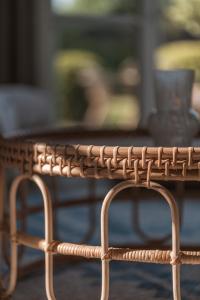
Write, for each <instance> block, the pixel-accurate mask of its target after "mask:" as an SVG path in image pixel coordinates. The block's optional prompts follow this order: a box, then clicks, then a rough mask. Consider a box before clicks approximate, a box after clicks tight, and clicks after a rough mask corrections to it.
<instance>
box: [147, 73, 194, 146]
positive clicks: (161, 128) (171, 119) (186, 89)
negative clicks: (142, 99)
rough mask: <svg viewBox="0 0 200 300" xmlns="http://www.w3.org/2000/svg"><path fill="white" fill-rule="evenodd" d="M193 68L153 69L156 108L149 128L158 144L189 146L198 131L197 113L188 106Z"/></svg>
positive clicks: (189, 103) (150, 119)
mask: <svg viewBox="0 0 200 300" xmlns="http://www.w3.org/2000/svg"><path fill="white" fill-rule="evenodd" d="M193 82H194V71H192V70H169V71H168V70H167V71H160V70H158V71H155V103H156V110H155V111H154V112H153V113H152V114H151V115H150V118H149V123H148V124H149V130H150V133H151V135H152V137H153V138H154V141H155V144H156V145H157V146H169V147H172V146H177V147H178V146H179V147H181V146H190V145H191V143H192V139H193V137H194V136H195V135H196V134H197V132H198V130H199V124H200V123H199V117H198V114H197V113H196V112H195V111H194V110H193V109H192V108H191V95H192V86H193Z"/></svg>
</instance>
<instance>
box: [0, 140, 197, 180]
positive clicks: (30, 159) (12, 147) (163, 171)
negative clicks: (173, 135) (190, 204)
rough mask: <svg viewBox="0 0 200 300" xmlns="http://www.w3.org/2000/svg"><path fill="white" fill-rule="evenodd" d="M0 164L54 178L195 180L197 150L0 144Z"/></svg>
mask: <svg viewBox="0 0 200 300" xmlns="http://www.w3.org/2000/svg"><path fill="white" fill-rule="evenodd" d="M0 163H1V165H3V166H5V167H12V168H18V169H20V170H21V171H22V172H29V173H32V172H35V173H40V174H49V175H57V176H59V175H60V176H67V177H71V176H81V177H95V178H99V177H100V178H101V177H102V178H123V179H135V181H136V182H137V181H138V182H139V181H140V179H142V180H147V181H149V180H150V179H156V180H159V179H161V180H165V179H166V180H198V178H199V175H200V148H199V147H195V148H193V147H188V148H177V147H171V148H165V147H133V146H131V147H119V146H113V147H108V146H93V145H56V144H52V145H49V144H44V143H43V144H37V143H32V142H24V143H23V142H21V141H20V142H18V141H14V142H13V141H12V142H11V141H4V140H1V142H0Z"/></svg>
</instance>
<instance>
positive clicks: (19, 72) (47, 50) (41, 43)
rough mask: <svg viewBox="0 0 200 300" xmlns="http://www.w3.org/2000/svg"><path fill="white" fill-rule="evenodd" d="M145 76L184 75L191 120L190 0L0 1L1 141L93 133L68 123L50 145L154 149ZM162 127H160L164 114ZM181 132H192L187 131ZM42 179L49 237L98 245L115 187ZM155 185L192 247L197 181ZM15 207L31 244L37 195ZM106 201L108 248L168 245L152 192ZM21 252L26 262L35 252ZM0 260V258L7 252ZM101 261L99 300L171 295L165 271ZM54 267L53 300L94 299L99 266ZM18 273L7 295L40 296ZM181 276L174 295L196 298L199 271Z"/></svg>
mask: <svg viewBox="0 0 200 300" xmlns="http://www.w3.org/2000/svg"><path fill="white" fill-rule="evenodd" d="M155 69H163V70H168V69H193V70H194V71H195V80H194V85H193V94H192V99H191V105H192V107H193V108H194V110H196V111H197V112H199V113H200V0H153V1H150V0H28V1H27V0H0V132H1V134H3V135H4V136H6V137H9V136H13V135H15V134H16V133H18V131H20V132H23V131H29V130H33V129H35V130H36V131H37V130H38V129H39V130H41V129H44V128H46V127H47V128H49V127H50V128H52V127H55V126H58V127H59V126H61V127H67V128H71V126H74V125H80V124H81V126H83V128H84V126H85V127H86V128H87V127H89V128H92V129H95V128H98V129H99V128H100V130H102V132H101V134H100V131H97V132H98V133H99V135H97V132H95V131H94V132H93V135H92V134H91V135H90V134H89V133H88V132H87V131H85V133H84V134H83V132H82V131H80V127H78V129H77V131H76V130H75V131H74V132H73V131H72V132H68V133H67V134H66V133H64V134H63V136H62V138H63V137H64V139H65V140H66V139H67V142H68V143H69V141H70V142H71V140H72V141H73V143H77V138H78V143H80V142H81V143H82V141H83V143H86V144H87V143H88V144H93V143H97V144H101V145H107V144H110V143H112V144H115V145H119V144H120V145H122V146H123V145H124V146H127V145H129V146H130V145H134V146H141V145H142V146H144V145H146V146H152V145H155V143H154V142H155V140H154V139H152V138H151V136H150V135H149V134H147V129H148V128H149V116H150V115H151V113H152V111H153V110H154V109H155V107H156V103H155V102H156V101H155V88H154V70H155ZM160 100H161V102H162V97H161V99H160ZM187 100H188V99H187ZM187 110H188V107H187ZM170 113H171V111H170ZM176 113H177V112H176ZM181 114H182V111H181ZM175 117H176V116H175ZM161 118H162V115H161ZM163 119H164V118H163ZM168 119H169V120H168ZM167 120H168V124H169V123H170V122H171V119H170V118H168V115H167ZM165 121H166V119H164V122H163V128H165V127H167V125H166V124H167V123H165ZM180 121H181V122H182V121H183V122H185V123H187V122H188V120H187V118H183V120H182V119H181V118H180V116H179V115H178V114H177V118H175V121H173V122H174V123H176V124H175V125H177V124H178V126H177V127H178V129H177V128H176V130H174V123H173V124H172V126H171V130H172V131H174V132H175V136H176V134H177V135H179V134H180V135H181V137H182V136H185V131H186V130H185V126H183V125H185V124H183V123H180ZM180 124H181V125H180ZM179 125H180V126H179ZM154 127H156V126H154ZM160 127H162V126H160ZM168 127H170V126H168ZM180 127H181V129H180ZM191 127H192V126H191ZM197 127H198V128H197ZM81 128H82V127H81ZM163 128H161V131H162V129H163ZM196 128H197V129H196ZM104 130H105V132H104ZM106 130H110V131H106ZM172 131H169V136H170V137H171V132H172ZM191 131H193V132H192V133H194V131H195V133H196V131H197V132H198V131H199V123H198V124H197V126H196V127H195V130H194V129H193V127H192V130H191ZM159 134H160V133H159ZM163 136H164V139H165V137H166V136H165V134H162V132H161V137H163ZM191 136H192V138H193V136H194V134H192V135H191ZM59 137H60V136H58V138H59ZM111 137H112V139H111ZM199 137H200V136H199V134H198V135H197V138H196V139H195V140H194V144H195V145H199V143H200V139H199ZM81 138H82V140H81ZM93 138H94V139H93ZM73 139H74V140H76V141H75V142H74V140H73ZM91 140H92V141H91ZM191 144H192V143H191ZM174 145H175V144H173V146H174ZM181 145H182V144H181ZM179 146H180V143H179ZM187 146H189V145H187ZM8 182H9V184H10V182H11V177H10V178H9V180H8ZM47 183H48V184H49V186H50V189H51V192H52V195H53V196H54V198H55V199H54V201H55V203H54V204H55V211H56V210H57V213H55V228H56V229H55V231H56V230H57V229H58V228H59V232H57V234H58V236H59V238H60V239H61V240H65V241H70V242H79V241H82V242H83V241H84V242H87V243H88V242H90V243H91V244H95V245H99V243H100V234H99V233H100V224H99V223H100V216H99V214H100V204H101V201H102V199H103V197H104V196H105V194H106V193H107V192H108V191H109V189H110V188H111V186H113V185H114V184H116V181H111V180H107V181H106V180H105V181H104V180H103V181H101V180H99V181H98V182H95V183H94V181H93V182H91V181H87V180H82V179H74V178H72V179H67V180H66V179H65V178H64V179H63V178H62V179H61V182H59V183H57V182H56V184H55V182H53V180H52V181H51V178H50V180H49V181H48V180H47ZM88 183H89V184H88ZM95 184H96V186H95ZM165 184H166V186H167V187H168V188H169V189H171V190H172V192H173V194H174V195H175V196H176V199H177V202H178V204H179V208H180V213H181V241H182V242H183V246H184V247H186V246H187V247H188V244H189V245H190V246H191V245H192V247H193V249H198V250H199V248H200V247H199V228H200V225H199V184H198V183H196V184H195V183H187V184H184V183H183V184H182V183H181V184H179V183H178V184H169V185H168V183H165ZM77 186H78V188H77ZM64 189H65V190H64ZM66 190H67V193H66V192H64V191H66ZM25 196H27V195H25ZM120 197H121V196H120ZM57 198H58V199H57ZM61 198H62V199H61ZM133 198H134V199H135V201H132V199H133ZM63 199H64V200H67V201H64V200H63ZM77 199H78V200H77ZM126 199H127V200H131V201H124V200H126ZM185 199H187V201H185V203H184V200H185ZM25 200H27V199H25ZM25 200H23V198H22V205H21V206H22V213H21V216H22V221H21V223H22V225H21V226H22V229H24V228H25V229H24V230H25V231H26V229H27V228H28V231H29V232H31V234H35V235H38V236H40V235H42V225H43V214H42V211H41V199H40V197H39V195H38V194H37V195H36V197H35V195H34V194H33V195H30V199H29V202H30V203H29V202H27V204H26V201H25ZM70 200H71V201H70ZM95 200H96V201H95ZM118 200H123V201H116V203H115V204H114V205H113V208H112V220H111V226H110V231H111V239H110V240H111V244H112V243H113V244H114V243H115V245H116V243H117V246H120V244H122V245H123V246H124V245H126V244H127V245H128V246H129V245H134V247H139V248H140V247H141V244H142V245H143V246H145V247H148V246H149V245H150V246H151V247H152V245H153V246H154V247H155V245H156V247H160V245H161V246H163V247H166V246H167V247H170V243H171V241H170V238H171V236H170V234H169V233H170V230H171V228H170V226H171V224H170V218H169V211H168V210H167V206H166V205H165V203H163V202H161V201H160V198H159V197H158V196H157V197H156V195H155V194H154V193H150V192H149V191H148V193H147V192H145V191H143V192H141V190H139V191H134V192H133V191H131V192H130V193H128V194H124V195H122V197H121V198H120V199H118ZM188 200H190V201H188ZM196 200H197V201H196ZM56 201H57V202H56ZM68 202H69V203H68ZM74 204H75V205H74ZM82 204H83V205H82ZM31 205H32V206H33V209H32V207H31ZM34 205H36V206H37V205H38V207H39V208H37V207H36V208H35V207H34ZM19 206H20V205H19ZM28 206H30V209H29V210H28ZM59 207H60V208H62V209H56V208H59ZM23 209H24V211H23ZM31 209H32V211H33V213H30V215H29V216H28V213H29V212H30V211H31ZM7 210H8V209H7ZM119 211H120V214H119ZM6 213H7V212H6ZM23 213H24V214H25V222H26V221H27V220H26V218H27V219H28V220H29V221H28V222H27V224H25V225H23V216H24V214H23ZM5 216H6V217H5V220H6V222H7V221H8V217H7V215H6V214H5ZM155 220H156V222H155ZM83 225H84V226H83ZM23 226H24V227H23ZM4 244H5V243H4ZM8 244H9V243H8V242H6V245H8ZM138 245H139V246H138ZM187 247H186V248H187ZM8 248H9V246H8ZM28 251H30V252H28V253H31V254H30V255H29V256H28V257H27V261H28V262H30V261H32V260H34V258H35V257H37V255H38V254H37V255H36V254H34V253H32V252H31V251H32V250H30V249H29V250H28ZM4 252H5V255H4V256H5V257H6V258H7V253H8V252H7V249H5V250H4ZM34 255H35V256H34ZM7 260H8V259H7ZM8 265H9V263H8ZM113 265H114V268H113V267H112V272H113V273H112V278H113V279H112V280H113V282H112V284H113V285H112V291H111V295H112V298H111V299H122V298H123V299H124V300H126V299H132V297H133V295H134V297H135V299H138V300H144V299H147V298H148V299H149V300H153V299H158V300H159V299H160V300H161V299H162V300H163V299H169V298H170V297H172V294H171V292H172V289H171V277H170V268H169V266H158V267H157V266H155V265H151V264H150V265H145V266H144V265H142V264H134V268H133V266H132V264H128V266H127V264H126V265H125V263H119V264H118V263H113V264H112V266H113ZM63 266H64V267H65V273H64V275H63V273H62V274H61V273H60V269H59V270H58V271H59V272H57V276H56V279H55V282H56V283H55V286H56V287H59V288H57V290H58V291H57V293H58V295H59V296H60V297H59V299H66V298H67V296H68V298H69V299H71V295H75V296H74V299H75V300H85V299H89V298H91V299H97V298H98V295H99V288H100V266H99V265H97V264H96V265H95V264H92V263H90V264H89V263H88V262H87V263H86V264H84V266H82V267H80V266H79V265H76V264H72V263H71V261H70V262H69V264H68V265H67V267H66V265H65V264H63ZM30 269H34V268H33V265H31V267H30V266H29V269H28V268H25V270H24V273H23V274H25V275H24V277H25V282H20V283H19V288H18V289H17V291H16V294H15V298H13V299H15V300H18V299H19V300H22V299H27V291H28V297H29V299H45V295H44V286H43V277H42V275H41V274H40V276H38V277H36V278H35V281H34V282H35V283H36V285H37V287H38V289H37V290H36V289H35V285H33V280H32V277H27V274H29V271H30ZM183 269H184V270H186V271H185V272H183V273H184V274H183V277H182V278H183V279H182V281H184V284H183V285H182V288H183V290H182V294H183V299H184V300H186V299H187V300H188V299H190V300H197V299H199V295H200V284H199V277H200V276H199V273H200V272H199V269H198V268H193V269H192V270H191V268H190V267H188V269H185V267H183ZM25 271H26V272H25ZM122 274H123V276H122ZM113 275H114V276H113ZM21 276H22V275H21ZM41 278H42V280H41ZM91 287H93V288H91ZM83 290H84V293H83V292H82V291H83ZM31 295H33V297H32V298H31ZM34 297H35V298H34Z"/></svg>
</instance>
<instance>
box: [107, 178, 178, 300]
mask: <svg viewBox="0 0 200 300" xmlns="http://www.w3.org/2000/svg"><path fill="white" fill-rule="evenodd" d="M134 186H135V187H144V188H148V189H152V190H155V191H157V192H158V193H160V194H161V195H162V196H163V197H164V199H165V200H166V201H167V203H168V204H169V207H170V211H171V219H172V251H171V264H172V281H173V297H174V300H180V299H181V292H180V265H179V253H180V237H179V212H178V208H177V205H176V202H175V200H174V198H173V196H172V195H171V193H170V192H169V191H168V190H167V189H166V188H164V187H163V186H161V185H159V184H157V183H154V182H150V183H147V182H144V183H139V184H136V183H135V181H132V180H127V181H124V182H121V183H119V184H117V185H116V186H114V187H113V188H112V189H111V190H110V191H109V192H108V194H107V195H106V197H105V199H104V201H103V205H102V210H101V247H102V291H101V300H108V297H109V231H108V221H109V220H108V216H109V207H110V204H111V202H112V200H113V199H114V197H115V196H116V195H117V194H118V193H119V192H120V191H122V190H124V189H127V188H131V187H134Z"/></svg>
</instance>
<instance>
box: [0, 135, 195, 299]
mask: <svg viewBox="0 0 200 300" xmlns="http://www.w3.org/2000/svg"><path fill="white" fill-rule="evenodd" d="M44 140H45V139H43V140H40V139H39V140H37V139H33V140H28V139H15V140H3V139H2V140H1V141H0V163H1V191H2V190H3V186H4V171H5V169H7V168H12V169H17V170H19V171H20V175H18V176H16V178H15V179H14V181H13V183H12V186H11V188H10V197H9V198H10V241H11V270H10V283H9V285H8V287H7V289H6V291H5V292H4V293H3V295H1V299H2V298H6V297H7V296H9V295H11V294H12V293H13V292H14V289H15V286H16V282H17V269H18V254H17V250H18V245H24V246H27V247H31V248H35V249H38V250H41V251H44V253H45V278H46V283H45V285H46V295H47V298H48V299H51V300H52V299H56V298H55V295H54V288H53V255H56V254H61V255H73V256H81V257H86V258H89V259H100V260H101V261H102V291H101V300H106V299H108V298H109V262H110V260H119V261H130V262H147V263H160V264H171V265H172V282H173V297H174V300H180V299H181V291H180V266H181V264H200V252H198V251H181V250H180V233H179V210H178V207H177V204H176V201H175V199H174V197H173V196H172V194H171V193H170V192H169V190H167V189H166V188H165V187H163V186H162V185H160V184H158V183H157V181H199V179H200V148H198V147H197V148H195V147H188V148H177V147H172V148H164V147H158V148H156V147H132V146H131V147H119V146H114V147H111V146H94V145H73V144H70V145H66V144H62V143H58V141H55V142H53V143H49V142H44ZM43 175H49V176H64V177H82V178H95V179H96V180H98V179H100V178H107V179H110V180H113V179H119V180H121V182H120V183H118V184H117V185H115V186H114V187H113V188H112V189H111V190H110V191H109V193H108V194H107V195H106V197H105V198H104V200H103V201H102V206H101V245H99V246H89V245H82V244H72V243H66V242H61V241H56V240H54V237H53V227H54V224H53V217H52V214H53V211H52V210H53V209H52V201H51V196H50V193H49V190H48V187H47V185H46V184H45V183H44V181H43ZM26 180H31V181H33V182H34V183H35V184H36V185H37V186H38V188H39V189H40V191H41V194H42V197H43V201H44V218H45V236H44V238H43V239H41V238H39V237H36V236H31V235H28V234H27V233H25V232H19V231H18V230H17V209H16V193H17V191H18V188H19V186H20V184H21V182H22V181H26ZM132 187H136V188H137V187H143V188H146V189H152V190H155V191H156V192H158V193H159V194H161V196H162V197H163V198H164V199H165V200H166V201H167V203H168V204H169V207H170V211H171V223H172V249H169V250H159V249H158V250H141V249H130V248H113V247H109V224H108V223H109V222H108V218H109V207H110V204H111V202H112V201H113V199H114V198H115V196H116V195H117V194H118V193H119V192H120V191H122V190H125V189H128V188H132ZM3 205H4V203H3V197H1V204H0V213H1V216H0V218H1V219H0V220H1V225H2V224H3V223H2V219H3V216H2V214H3V213H2V212H3ZM2 227H3V226H1V232H2V230H3V228H2Z"/></svg>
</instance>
